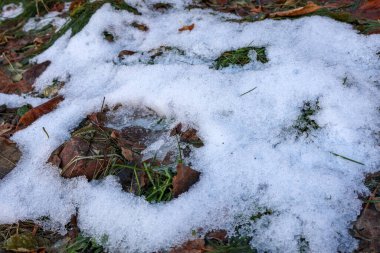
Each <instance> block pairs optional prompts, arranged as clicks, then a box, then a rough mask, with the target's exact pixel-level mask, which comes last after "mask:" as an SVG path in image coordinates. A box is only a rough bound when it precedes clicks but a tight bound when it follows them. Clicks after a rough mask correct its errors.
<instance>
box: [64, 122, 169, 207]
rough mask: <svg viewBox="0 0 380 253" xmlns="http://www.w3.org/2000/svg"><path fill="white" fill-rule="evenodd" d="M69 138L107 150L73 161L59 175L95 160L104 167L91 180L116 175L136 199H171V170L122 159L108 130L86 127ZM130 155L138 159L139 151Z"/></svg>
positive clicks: (120, 152)
mask: <svg viewBox="0 0 380 253" xmlns="http://www.w3.org/2000/svg"><path fill="white" fill-rule="evenodd" d="M72 136H73V137H80V138H81V139H83V140H85V141H86V142H88V143H105V146H106V147H107V148H105V149H103V152H104V153H102V154H97V153H96V152H97V151H96V150H90V152H89V154H88V155H86V156H76V157H74V158H73V159H72V160H71V161H70V163H69V164H67V165H66V166H65V168H63V169H62V172H61V173H64V172H65V170H67V169H68V168H69V167H70V166H72V165H74V164H75V163H76V162H78V161H80V160H92V161H94V160H95V161H97V162H98V163H99V164H102V165H103V166H100V169H99V170H98V171H96V172H95V175H94V177H93V179H102V178H105V177H107V176H109V175H116V176H118V177H119V178H120V180H121V183H122V185H123V189H124V190H126V191H128V192H131V193H134V194H136V195H138V196H145V199H146V200H147V201H149V202H162V201H170V200H171V199H173V184H172V183H173V176H174V173H173V170H174V168H171V167H168V166H163V165H161V164H160V163H159V162H157V161H156V160H155V159H153V160H152V161H150V162H142V163H140V162H138V161H134V162H131V161H128V160H127V159H125V157H124V156H123V155H122V150H121V148H120V146H119V145H118V144H117V140H115V139H114V138H112V137H111V131H110V130H109V129H105V128H102V127H98V126H95V125H93V124H89V125H85V126H84V127H82V128H80V129H78V130H76V131H75V132H74V133H73V134H72ZM133 152H135V153H136V154H137V155H140V154H139V152H138V151H133Z"/></svg>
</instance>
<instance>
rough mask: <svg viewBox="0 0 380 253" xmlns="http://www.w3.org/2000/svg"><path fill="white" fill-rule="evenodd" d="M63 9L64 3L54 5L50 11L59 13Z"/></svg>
mask: <svg viewBox="0 0 380 253" xmlns="http://www.w3.org/2000/svg"><path fill="white" fill-rule="evenodd" d="M64 8H65V3H64V2H57V3H54V5H53V7H51V8H50V11H57V12H61V11H63V9H64Z"/></svg>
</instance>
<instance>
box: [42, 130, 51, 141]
mask: <svg viewBox="0 0 380 253" xmlns="http://www.w3.org/2000/svg"><path fill="white" fill-rule="evenodd" d="M42 130H44V132H45V134H46V136H47V137H48V139H49V138H50V137H49V134H48V132H47V131H46V129H45V127H42Z"/></svg>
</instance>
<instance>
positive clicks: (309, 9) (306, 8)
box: [269, 1, 322, 18]
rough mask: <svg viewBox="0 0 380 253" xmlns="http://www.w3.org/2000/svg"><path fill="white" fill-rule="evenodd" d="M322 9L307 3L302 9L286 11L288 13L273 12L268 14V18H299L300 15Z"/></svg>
mask: <svg viewBox="0 0 380 253" xmlns="http://www.w3.org/2000/svg"><path fill="white" fill-rule="evenodd" d="M321 8H322V7H321V6H319V5H317V4H315V3H313V2H311V1H309V2H307V4H306V5H305V6H304V7H299V8H296V9H293V10H288V11H279V12H274V13H270V14H269V17H271V18H275V17H296V16H301V15H306V14H309V13H313V12H315V11H317V10H319V9H321Z"/></svg>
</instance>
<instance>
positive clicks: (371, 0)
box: [359, 0, 380, 10]
mask: <svg viewBox="0 0 380 253" xmlns="http://www.w3.org/2000/svg"><path fill="white" fill-rule="evenodd" d="M379 8H380V0H368V1H365V3H364V4H362V5H361V6H360V7H359V10H376V9H379Z"/></svg>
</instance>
